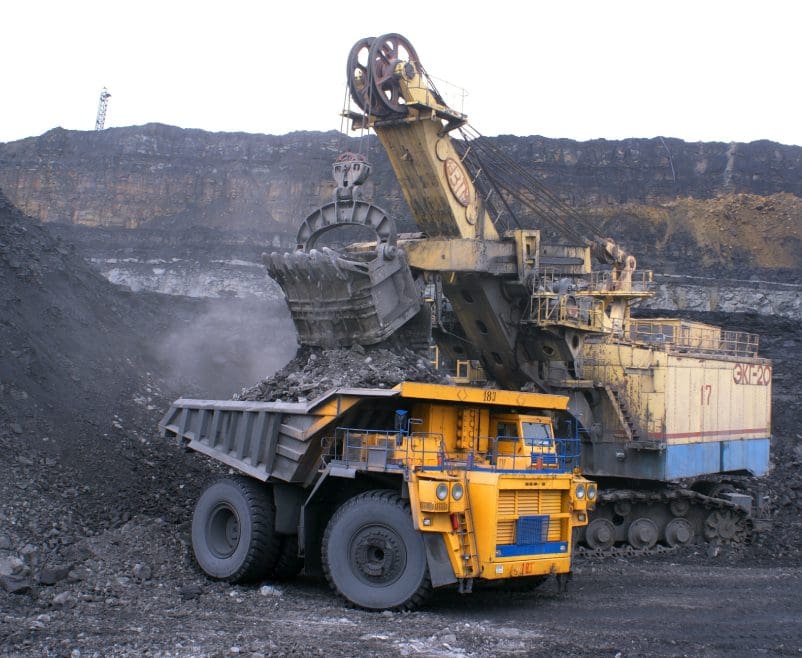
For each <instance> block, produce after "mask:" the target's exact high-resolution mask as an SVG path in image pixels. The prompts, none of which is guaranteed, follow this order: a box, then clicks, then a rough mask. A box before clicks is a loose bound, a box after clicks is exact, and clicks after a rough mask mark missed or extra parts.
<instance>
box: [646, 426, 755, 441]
mask: <svg viewBox="0 0 802 658" xmlns="http://www.w3.org/2000/svg"><path fill="white" fill-rule="evenodd" d="M730 434H760V435H761V436H768V435H769V428H768V427H756V428H750V429H731V430H709V431H707V432H671V433H668V434H649V439H654V440H665V439H690V438H693V437H699V438H700V439H702V438H705V437H708V436H727V435H730Z"/></svg>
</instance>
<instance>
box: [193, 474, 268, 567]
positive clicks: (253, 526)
mask: <svg viewBox="0 0 802 658" xmlns="http://www.w3.org/2000/svg"><path fill="white" fill-rule="evenodd" d="M274 522H275V507H274V503H273V495H272V492H271V490H270V489H269V488H268V486H266V485H264V484H262V483H260V482H256V481H255V480H252V479H250V478H245V477H239V476H235V477H224V478H221V479H219V480H217V481H215V482H213V483H212V484H210V485H209V486H208V487H206V489H205V490H204V492H203V493H202V494H201V496H200V498H199V499H198V502H197V504H196V505H195V513H194V514H193V515H192V550H193V552H194V553H195V559H196V560H197V562H198V565H200V568H201V569H203V571H204V572H205V573H206V574H207V575H209V576H211V577H212V578H216V579H218V580H226V581H228V582H231V583H245V582H253V581H258V580H261V579H263V578H264V577H265V576H267V575H268V574H269V573H270V571H271V570H272V569H273V568H274V567H275V565H276V562H277V560H278V557H279V548H280V537H279V535H277V534H276V532H275V527H274Z"/></svg>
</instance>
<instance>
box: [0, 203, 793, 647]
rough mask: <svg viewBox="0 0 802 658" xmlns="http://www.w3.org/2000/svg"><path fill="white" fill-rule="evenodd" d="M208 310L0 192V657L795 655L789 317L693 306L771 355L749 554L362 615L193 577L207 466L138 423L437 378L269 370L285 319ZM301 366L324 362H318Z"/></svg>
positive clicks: (376, 368)
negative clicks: (178, 402)
mask: <svg viewBox="0 0 802 658" xmlns="http://www.w3.org/2000/svg"><path fill="white" fill-rule="evenodd" d="M223 301H224V302H225V305H224V306H221V307H219V308H216V307H213V306H210V302H209V301H206V302H201V301H198V300H181V299H179V298H175V297H169V298H168V297H161V296H157V295H147V294H137V295H134V294H131V293H126V292H125V291H123V290H121V289H119V288H117V287H115V286H112V285H110V284H109V283H108V282H106V281H105V280H104V279H102V278H101V277H100V276H98V275H97V274H95V273H94V272H93V271H92V270H91V269H90V268H89V267H87V266H86V265H85V263H84V262H83V260H82V259H81V258H80V257H78V256H77V255H76V254H75V253H74V252H73V250H72V249H71V248H70V247H69V246H68V245H66V244H64V243H63V242H59V241H57V240H55V239H53V238H52V237H51V236H50V235H49V234H48V233H47V232H46V231H45V230H44V229H43V228H42V227H41V226H39V225H37V224H34V223H32V222H30V221H28V220H27V219H26V218H25V217H23V216H21V215H20V214H19V213H18V212H17V211H15V209H14V208H12V207H11V206H10V205H9V204H8V203H7V202H6V201H5V200H4V199H3V198H2V197H0V308H2V309H3V310H2V314H0V655H4V656H6V655H8V656H31V655H42V656H108V655H114V656H140V655H151V656H223V655H250V656H259V655H263V656H267V655H297V656H306V655H327V656H354V655H358V656H369V655H403V656H413V655H420V656H461V655H464V656H506V655H542V656H551V655H566V656H567V655H588V656H605V655H609V656H616V655H621V656H635V655H711V656H732V655H744V656H746V655H749V656H752V655H799V654H800V653H802V629H800V625H799V621H798V620H799V618H800V617H801V616H802V602H801V601H802V599H800V597H799V592H800V591H802V556H801V555H800V550H801V549H800V547H801V545H802V525H801V524H800V518H802V517H801V515H800V513H801V512H802V477H801V476H800V466H802V454H801V450H800V444H801V443H802V433H801V432H800V431H799V429H798V428H799V420H800V418H801V417H802V413H800V412H801V411H802V410H801V409H800V402H799V400H798V396H797V395H796V394H795V387H794V384H795V383H796V382H797V381H799V380H800V379H802V366H800V365H799V362H798V359H796V358H795V355H796V354H798V353H799V348H800V345H802V331H801V330H800V326H799V323H798V322H793V321H790V320H778V319H776V318H774V319H772V318H764V317H761V316H756V315H755V316H740V317H734V316H729V315H728V316H719V317H713V316H710V315H703V316H699V317H704V318H706V319H708V320H710V321H714V322H718V323H722V324H725V325H732V326H737V327H739V328H742V329H747V330H752V331H756V332H757V333H760V334H761V335H762V336H763V348H764V353H766V354H767V355H768V356H771V357H773V358H774V359H775V375H774V384H775V393H776V395H775V433H776V434H777V438H776V441H775V446H774V453H773V462H774V468H773V472H772V475H771V476H770V477H769V478H767V479H766V485H767V487H768V490H769V495H770V498H771V506H772V511H773V516H774V526H773V528H772V529H771V530H770V531H769V532H767V533H765V535H763V536H761V537H759V538H758V539H757V540H756V541H755V543H754V544H752V545H750V546H748V547H745V548H743V549H741V550H738V551H734V550H729V549H726V548H725V549H724V550H722V551H721V552H720V553H718V554H716V555H713V554H711V553H708V552H707V551H705V550H700V549H698V548H692V549H687V550H686V551H684V552H680V553H673V554H669V555H661V556H652V557H648V558H638V559H637V560H629V561H624V560H607V561H599V560H597V559H595V558H583V559H581V560H578V562H577V565H576V570H575V573H574V578H573V581H572V584H571V587H570V588H569V591H568V592H567V593H563V594H559V593H558V592H557V591H556V586H555V583H554V582H549V583H546V584H545V585H544V586H543V587H542V588H541V589H539V590H536V591H534V592H529V593H515V594H512V593H504V595H503V596H500V593H499V592H496V591H484V592H476V593H475V594H473V595H471V596H470V597H460V596H458V595H457V594H456V593H455V592H450V591H447V592H440V593H438V595H437V596H436V597H435V599H434V600H433V601H432V602H431V603H430V604H429V606H428V607H427V608H426V609H424V610H421V611H418V612H415V613H406V614H400V613H395V614H394V613H382V614H372V613H366V612H362V611H356V610H349V609H347V608H344V607H343V606H342V604H341V602H340V601H339V600H338V599H337V598H336V597H335V596H334V595H333V594H332V593H331V592H330V591H329V590H328V589H327V588H326V586H325V584H324V583H323V582H321V581H317V580H310V579H306V578H303V577H302V578H300V579H299V580H297V581H294V582H291V583H281V584H275V583H266V584H263V585H260V586H255V587H231V586H228V585H224V584H220V583H214V582H211V581H209V580H208V579H206V578H205V577H204V576H203V575H202V574H201V573H200V572H199V570H198V569H197V567H196V566H195V565H194V563H193V560H192V558H191V551H190V548H189V522H190V518H191V512H192V506H193V504H194V501H195V499H196V497H197V495H198V492H199V490H200V488H201V487H202V485H203V483H204V481H205V480H206V479H207V478H208V477H209V476H210V475H211V474H212V472H213V470H214V469H213V468H212V467H211V466H210V465H209V464H208V463H206V462H205V461H204V460H203V459H202V458H200V457H198V456H196V455H193V454H187V453H184V452H183V451H181V450H180V449H179V447H178V446H177V445H175V444H174V443H172V442H168V441H166V440H164V439H162V438H160V437H159V436H158V435H157V433H156V431H155V427H156V425H157V422H158V419H159V417H160V415H161V414H162V413H163V411H164V410H165V409H166V407H167V405H168V404H169V400H170V399H171V398H172V397H176V396H177V395H178V394H179V393H182V392H183V393H187V394H188V395H193V396H197V395H201V394H202V395H205V396H211V395H218V396H230V395H231V393H232V392H235V391H240V390H243V388H244V387H246V386H247V385H249V384H251V383H252V382H261V383H260V384H258V385H257V386H255V387H253V388H251V389H247V388H245V389H244V390H243V392H242V393H241V395H242V396H243V397H245V398H248V399H255V398H258V399H276V398H282V399H285V397H286V399H289V398H291V397H299V396H301V397H306V396H313V395H315V394H316V393H317V392H318V391H317V390H316V389H314V388H308V387H307V384H308V382H309V381H310V380H311V379H316V380H317V384H318V385H319V386H321V387H322V386H326V387H327V386H328V384H327V383H326V382H324V381H323V378H324V377H328V378H329V379H330V380H331V384H332V385H336V384H337V383H338V382H342V381H345V380H346V379H347V380H348V383H349V384H352V385H354V384H357V385H377V386H379V385H392V384H393V383H394V380H396V378H397V377H398V376H399V374H401V372H402V371H403V372H404V373H407V374H408V373H409V372H412V373H413V374H415V375H416V376H417V377H419V378H422V379H427V378H429V377H432V376H433V374H432V372H431V371H430V370H429V368H428V365H427V363H426V361H425V359H421V357H419V356H417V355H416V354H415V353H414V352H411V351H409V352H403V351H402V352H401V358H400V359H399V357H398V356H395V357H394V358H393V359H391V358H389V357H388V356H387V354H384V353H382V352H381V349H382V348H374V349H370V350H367V351H365V352H364V353H362V352H361V351H360V350H358V349H357V350H345V351H335V352H333V353H330V354H327V355H321V354H315V359H312V353H308V352H301V353H300V354H299V355H298V359H297V360H296V361H295V362H293V363H292V364H291V365H290V366H289V367H288V368H286V369H285V370H283V371H281V373H280V375H279V376H278V377H274V378H272V379H271V380H268V381H267V382H265V381H264V377H265V376H266V375H267V374H269V373H271V372H273V371H276V370H277V369H279V368H280V367H281V366H282V365H283V364H285V363H287V362H288V361H289V360H290V359H291V358H292V357H293V354H294V353H295V344H294V338H293V334H292V327H291V324H290V323H289V321H288V319H287V316H286V312H285V311H284V310H283V309H279V308H278V307H270V306H266V307H261V306H260V307H258V308H257V309H256V316H255V317H254V315H253V313H254V308H253V304H252V303H250V304H249V303H248V302H242V301H236V300H223ZM221 303H223V302H222V301H221ZM254 347H255V348H256V349H254ZM394 353H395V352H394ZM259 354H261V355H264V354H269V355H270V356H271V358H270V359H268V360H266V361H260V362H257V361H256V360H255V357H256V356H257V355H259ZM324 357H325V358H324ZM319 359H321V361H320V363H321V364H322V363H323V362H324V361H325V362H326V363H333V364H334V367H333V368H332V369H331V371H330V372H328V374H324V375H322V376H321V371H320V370H319V368H320V366H319V365H315V362H316V361H318V360H319ZM390 361H392V362H393V363H395V364H397V365H398V367H399V371H398V372H395V371H392V370H390V369H389V368H388V367H387V366H388V363H389V362H390ZM223 364H225V366H226V367H225V368H224V367H223ZM349 369H350V370H349ZM351 371H353V372H359V373H363V374H365V375H366V379H364V380H360V381H351V379H352V378H351V377H350V376H349V375H348V373H349V372H351ZM256 373H258V374H256ZM304 373H306V375H304ZM198 382H204V383H203V385H202V386H201V385H199V384H198ZM193 383H194V384H193ZM226 391H228V393H226ZM249 396H250V397H249Z"/></svg>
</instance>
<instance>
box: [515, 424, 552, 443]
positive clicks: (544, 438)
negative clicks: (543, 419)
mask: <svg viewBox="0 0 802 658" xmlns="http://www.w3.org/2000/svg"><path fill="white" fill-rule="evenodd" d="M521 425H523V430H524V443H525V444H526V445H528V446H529V447H531V448H548V447H550V446H551V439H552V436H551V426H550V425H548V424H547V423H530V422H523V423H521Z"/></svg>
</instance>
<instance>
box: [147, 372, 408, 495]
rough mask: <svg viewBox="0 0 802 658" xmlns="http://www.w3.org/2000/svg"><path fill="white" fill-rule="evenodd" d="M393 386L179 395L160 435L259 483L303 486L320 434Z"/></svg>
mask: <svg viewBox="0 0 802 658" xmlns="http://www.w3.org/2000/svg"><path fill="white" fill-rule="evenodd" d="M399 393H400V391H398V390H397V389H368V388H359V389H351V388H335V389H332V390H330V391H328V392H326V393H324V394H323V395H321V396H320V397H319V398H316V399H314V400H311V401H309V402H281V401H279V402H244V401H236V400H191V399H185V398H179V399H178V400H176V401H175V402H173V404H172V405H171V406H170V409H169V410H168V411H167V413H166V414H165V415H164V418H162V420H161V421H160V422H159V427H160V428H161V430H162V434H163V435H164V436H178V437H180V438H181V439H182V440H183V441H184V442H186V443H187V446H188V447H189V448H190V449H192V450H196V451H197V452H201V453H203V454H205V455H208V456H209V457H212V458H214V459H216V460H218V461H220V462H222V463H224V464H227V465H228V466H231V467H232V468H235V469H237V470H238V471H241V472H242V473H245V474H247V475H250V476H251V477H254V478H257V479H259V480H262V481H266V480H268V479H275V480H280V481H282V482H295V483H300V484H306V483H308V482H310V481H311V480H312V478H313V477H314V475H315V473H316V472H317V469H318V466H319V464H320V459H321V456H322V455H323V452H324V451H325V449H326V447H325V446H324V443H323V441H322V440H321V438H322V434H321V433H322V432H325V431H326V430H329V429H331V428H332V427H333V425H334V424H335V422H336V421H337V420H338V419H339V418H341V417H342V415H343V414H344V413H345V412H346V411H348V410H349V409H351V408H353V407H354V406H355V405H357V404H359V403H360V402H362V401H364V400H366V399H371V398H373V399H375V398H387V397H393V396H398V395H399Z"/></svg>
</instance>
